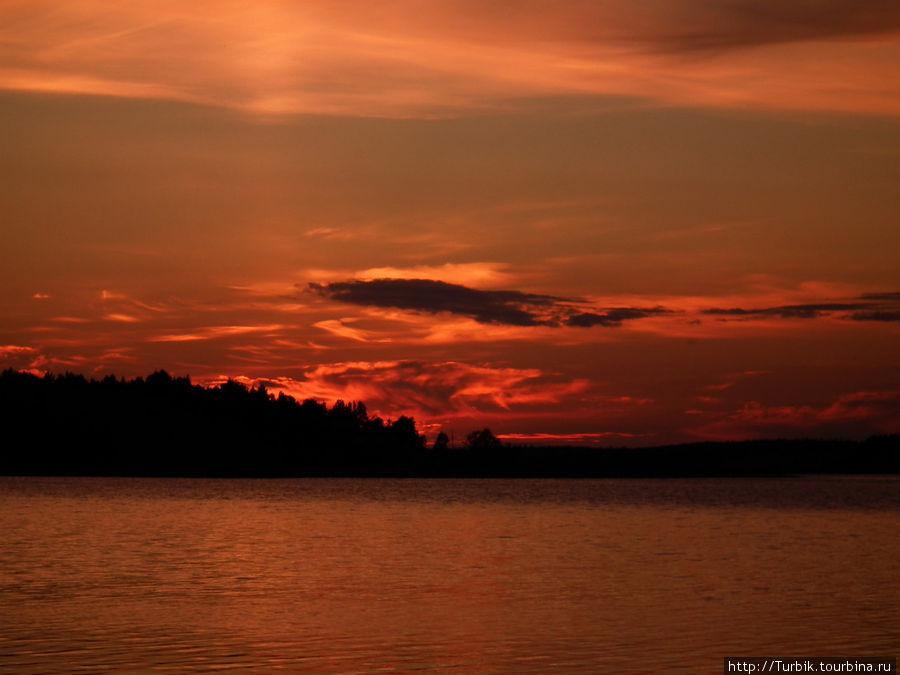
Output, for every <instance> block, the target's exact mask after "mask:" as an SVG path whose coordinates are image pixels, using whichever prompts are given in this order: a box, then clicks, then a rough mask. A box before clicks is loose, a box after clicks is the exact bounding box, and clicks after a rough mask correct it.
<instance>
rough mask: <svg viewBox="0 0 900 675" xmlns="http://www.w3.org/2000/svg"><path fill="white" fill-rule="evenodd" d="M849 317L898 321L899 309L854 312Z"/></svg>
mask: <svg viewBox="0 0 900 675" xmlns="http://www.w3.org/2000/svg"><path fill="white" fill-rule="evenodd" d="M850 318H851V319H853V320H854V321H900V311H881V310H875V311H871V312H854V313H853V314H851V315H850Z"/></svg>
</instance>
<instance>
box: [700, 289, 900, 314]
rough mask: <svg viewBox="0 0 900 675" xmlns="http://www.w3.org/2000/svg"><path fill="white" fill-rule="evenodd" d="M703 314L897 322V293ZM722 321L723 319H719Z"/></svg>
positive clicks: (899, 307)
mask: <svg viewBox="0 0 900 675" xmlns="http://www.w3.org/2000/svg"><path fill="white" fill-rule="evenodd" d="M702 313H703V314H709V315H713V316H720V317H735V318H748V319H753V318H764V317H777V318H781V319H818V318H820V317H823V316H830V315H832V314H842V315H843V317H844V318H848V319H852V320H854V321H900V293H898V292H883V293H865V294H863V295H860V296H857V297H856V298H855V299H854V301H853V302H821V303H809V304H801V305H780V306H778V307H755V308H752V309H746V308H742V307H731V308H727V309H725V308H718V307H714V308H712V309H705V310H703V311H702ZM722 320H726V319H724V318H723V319H722Z"/></svg>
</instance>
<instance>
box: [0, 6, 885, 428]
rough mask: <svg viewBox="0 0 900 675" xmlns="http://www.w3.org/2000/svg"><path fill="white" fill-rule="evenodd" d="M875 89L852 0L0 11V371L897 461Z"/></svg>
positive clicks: (861, 20)
mask: <svg viewBox="0 0 900 675" xmlns="http://www.w3.org/2000/svg"><path fill="white" fill-rule="evenodd" d="M898 83H900V6H898V5H897V3H896V2H893V1H891V2H888V1H887V0H867V1H863V2H859V1H850V0H825V1H820V2H792V3H784V2H776V1H775V0H733V1H729V2H705V1H702V0H690V1H689V0H643V1H641V2H633V1H630V0H629V1H628V2H626V1H625V0H596V1H590V2H588V1H587V0H566V1H564V2H558V1H555V0H554V1H551V0H519V1H517V2H512V1H510V2H506V1H500V2H494V3H484V2H476V1H475V0H435V1H433V2H428V3H420V2H412V0H384V1H382V2H372V3H358V2H349V1H345V0H333V1H331V0H329V1H325V0H316V1H312V2H303V3H290V2H276V1H274V0H272V1H260V2H252V3H250V2H239V1H233V2H193V3H187V4H185V3H176V2H169V1H168V0H162V1H160V0H156V1H154V2H141V1H138V2H128V3H124V4H120V5H118V6H115V7H113V6H110V5H109V4H108V3H105V2H99V1H95V0H74V1H67V2H61V1H59V0H28V1H27V2H24V1H17V0H0V118H2V126H0V129H2V134H3V144H2V146H3V152H2V153H0V180H2V188H0V200H2V201H0V205H2V211H0V213H3V223H2V225H0V237H2V240H0V244H2V245H0V270H2V272H0V274H2V279H3V282H4V283H3V286H2V290H0V317H2V321H0V367H3V368H6V367H12V368H21V369H30V370H32V371H36V372H45V371H53V372H61V371H65V370H70V371H75V372H82V373H85V374H86V375H94V376H104V375H106V374H109V373H114V374H116V375H121V376H128V377H133V376H136V375H146V374H148V373H149V372H151V371H153V370H156V369H160V368H164V369H166V370H168V371H170V372H171V373H173V374H178V375H183V374H190V375H191V377H192V378H193V379H194V380H195V381H197V382H200V383H204V384H215V383H218V382H221V381H223V380H224V379H226V378H229V377H230V378H234V379H238V380H240V381H243V382H246V383H248V384H254V383H260V382H262V383H265V384H266V385H267V386H268V387H269V388H270V390H272V391H284V392H286V393H290V394H292V395H294V396H296V397H298V398H305V397H307V396H310V397H316V398H319V399H323V400H328V401H333V400H335V399H337V398H342V399H345V400H357V399H361V400H363V401H364V402H365V403H366V404H367V406H368V408H369V411H370V412H372V413H375V414H379V415H382V416H384V417H385V418H388V417H392V418H396V417H398V416H399V415H403V414H405V415H412V416H414V417H415V418H416V420H417V422H418V424H419V426H420V428H422V429H423V430H424V431H426V432H427V433H428V434H429V437H430V438H433V437H434V435H435V434H436V433H437V432H438V431H440V430H441V429H444V430H446V431H448V432H451V431H452V432H454V433H455V434H456V436H457V437H463V436H465V434H466V433H467V432H468V431H470V430H471V429H473V428H477V427H484V426H489V427H490V428H491V429H492V430H493V431H494V432H495V433H497V434H498V435H500V436H501V437H504V438H505V439H507V440H509V441H515V442H534V443H545V442H577V443H585V444H598V445H652V444H658V443H665V442H676V441H689V440H696V439H704V438H706V439H736V438H753V437H780V436H838V437H849V438H861V437H865V436H867V435H870V434H875V433H898V432H900V348H898V347H900V339H898V338H900V272H898V270H900V266H898V251H900V223H898V213H900V189H898V185H900V119H898V115H900V84H898Z"/></svg>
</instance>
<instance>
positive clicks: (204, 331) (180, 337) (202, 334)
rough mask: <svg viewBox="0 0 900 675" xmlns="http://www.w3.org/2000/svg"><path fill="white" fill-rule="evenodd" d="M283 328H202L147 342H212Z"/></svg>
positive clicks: (275, 331) (273, 331) (267, 326)
mask: <svg viewBox="0 0 900 675" xmlns="http://www.w3.org/2000/svg"><path fill="white" fill-rule="evenodd" d="M282 328H284V326H282V325H281V324H268V325H264V326H204V327H203V328H197V329H195V330H192V331H186V332H180V333H163V334H161V335H154V336H151V337H149V338H147V339H148V341H149V342H194V341H197V340H214V339H216V338H222V337H231V336H234V335H246V334H247V333H272V334H274V333H277V332H278V331H280V330H281V329H282Z"/></svg>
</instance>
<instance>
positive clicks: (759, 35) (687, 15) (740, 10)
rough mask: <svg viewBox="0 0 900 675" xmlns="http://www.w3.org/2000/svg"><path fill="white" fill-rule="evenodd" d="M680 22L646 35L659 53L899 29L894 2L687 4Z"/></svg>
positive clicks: (723, 0) (693, 0)
mask: <svg viewBox="0 0 900 675" xmlns="http://www.w3.org/2000/svg"><path fill="white" fill-rule="evenodd" d="M673 4H675V5H676V6H677V9H675V10H674V16H673V15H672V14H670V16H672V18H676V17H677V16H678V15H679V14H680V15H681V19H682V20H681V21H680V22H678V23H671V24H669V25H668V26H665V27H663V28H662V29H661V30H660V32H659V33H657V34H655V35H651V36H650V37H651V40H652V42H653V43H655V44H656V45H658V46H659V47H661V48H662V49H664V50H673V51H695V52H700V51H716V50H727V49H736V48H741V47H752V46H757V45H766V44H777V43H785V42H800V41H804V40H822V39H847V38H858V37H862V36H866V35H878V34H885V33H892V32H896V31H898V30H900V3H898V2H897V1H896V0H787V1H786V0H705V1H703V0H701V1H699V2H698V1H697V0H690V1H684V0H682V1H680V2H675V3H673Z"/></svg>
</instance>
